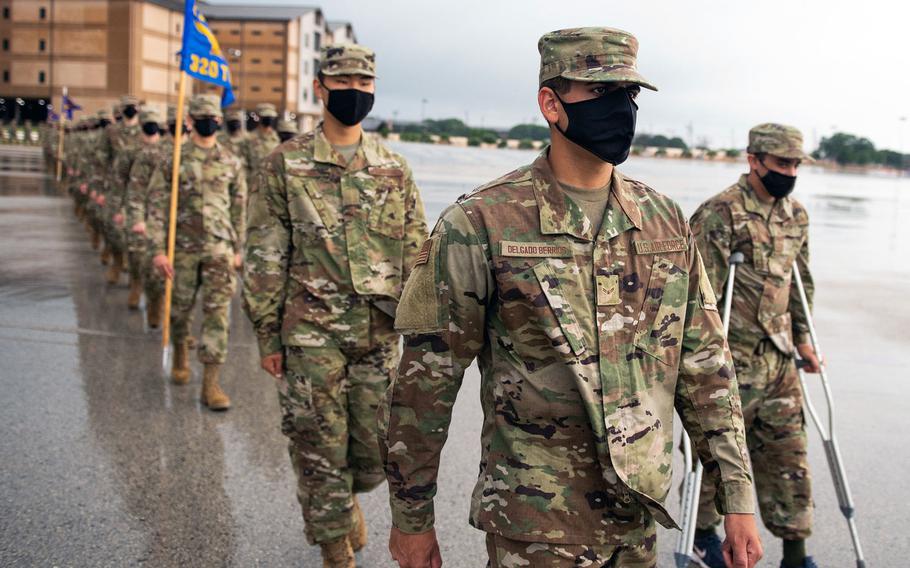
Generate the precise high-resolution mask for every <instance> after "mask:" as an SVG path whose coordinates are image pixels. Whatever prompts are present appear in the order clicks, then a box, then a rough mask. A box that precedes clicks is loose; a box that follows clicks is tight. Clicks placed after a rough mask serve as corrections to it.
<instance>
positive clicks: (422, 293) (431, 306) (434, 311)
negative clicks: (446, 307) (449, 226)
mask: <svg viewBox="0 0 910 568" xmlns="http://www.w3.org/2000/svg"><path fill="white" fill-rule="evenodd" d="M439 238H440V237H439V235H433V236H432V237H430V238H429V239H427V240H426V241H425V242H424V244H423V247H421V249H420V252H419V253H418V255H417V260H416V262H415V263H414V268H413V269H412V270H411V275H410V277H408V281H407V283H406V284H405V286H404V291H403V292H402V293H401V301H400V302H399V303H398V310H397V311H396V313H395V329H396V330H398V331H401V332H421V331H439V330H440V329H441V327H442V325H443V321H442V320H443V318H442V317H441V316H440V300H439V294H438V293H437V289H436V282H437V272H436V266H437V256H438V255H439Z"/></svg>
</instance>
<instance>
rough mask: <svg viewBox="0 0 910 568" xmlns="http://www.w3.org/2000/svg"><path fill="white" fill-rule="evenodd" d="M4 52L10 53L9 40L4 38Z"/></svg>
mask: <svg viewBox="0 0 910 568" xmlns="http://www.w3.org/2000/svg"><path fill="white" fill-rule="evenodd" d="M3 51H9V40H8V39H6V38H3Z"/></svg>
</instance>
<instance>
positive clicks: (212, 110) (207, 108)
mask: <svg viewBox="0 0 910 568" xmlns="http://www.w3.org/2000/svg"><path fill="white" fill-rule="evenodd" d="M190 116H222V114H221V97H219V96H218V95H211V94H200V95H193V98H192V99H190Z"/></svg>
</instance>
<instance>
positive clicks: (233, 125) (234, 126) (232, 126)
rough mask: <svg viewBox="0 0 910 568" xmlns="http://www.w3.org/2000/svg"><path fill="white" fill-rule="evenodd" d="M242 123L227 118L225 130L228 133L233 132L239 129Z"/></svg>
mask: <svg viewBox="0 0 910 568" xmlns="http://www.w3.org/2000/svg"><path fill="white" fill-rule="evenodd" d="M241 126H242V123H241V122H240V121H239V120H229V121H227V130H228V133H230V134H233V133H235V132H237V131H238V130H240V127H241Z"/></svg>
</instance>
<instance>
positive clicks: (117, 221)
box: [113, 213, 123, 227]
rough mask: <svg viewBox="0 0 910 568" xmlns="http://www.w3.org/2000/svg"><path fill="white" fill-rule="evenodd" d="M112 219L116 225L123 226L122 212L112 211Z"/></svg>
mask: <svg viewBox="0 0 910 568" xmlns="http://www.w3.org/2000/svg"><path fill="white" fill-rule="evenodd" d="M113 220H114V224H115V225H117V226H118V227H122V226H123V213H114V217H113Z"/></svg>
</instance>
